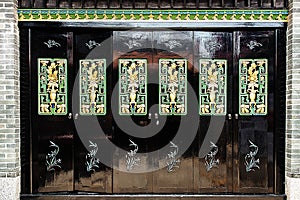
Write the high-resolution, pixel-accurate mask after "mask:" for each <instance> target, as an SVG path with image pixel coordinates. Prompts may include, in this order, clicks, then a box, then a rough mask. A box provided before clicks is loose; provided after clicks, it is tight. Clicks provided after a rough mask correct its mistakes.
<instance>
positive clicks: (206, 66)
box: [194, 31, 235, 193]
mask: <svg viewBox="0 0 300 200" xmlns="http://www.w3.org/2000/svg"><path fill="white" fill-rule="evenodd" d="M194 49H195V50H194V53H195V59H194V65H195V79H196V80H197V81H195V88H198V89H197V90H196V91H197V95H199V99H198V100H199V109H198V111H199V115H200V123H199V131H198V138H197V146H198V148H197V157H195V162H194V168H195V169H194V172H195V173H194V174H195V179H194V180H195V191H196V192H197V193H198V192H200V193H208V192H218V193H220V192H232V147H233V143H232V142H233V140H232V138H233V134H232V133H233V130H232V124H231V118H232V117H231V113H232V99H233V95H234V91H233V90H232V83H233V81H235V80H233V76H232V71H233V65H232V55H233V48H232V32H209V31H196V32H194Z"/></svg>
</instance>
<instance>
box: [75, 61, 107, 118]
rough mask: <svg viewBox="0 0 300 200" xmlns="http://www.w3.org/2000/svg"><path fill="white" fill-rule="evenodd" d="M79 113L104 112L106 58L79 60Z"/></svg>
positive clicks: (100, 113)
mask: <svg viewBox="0 0 300 200" xmlns="http://www.w3.org/2000/svg"><path fill="white" fill-rule="evenodd" d="M79 65H80V92H79V95H80V114H81V115H105V114H106V72H105V71H106V60H105V59H96V60H80V61H79Z"/></svg>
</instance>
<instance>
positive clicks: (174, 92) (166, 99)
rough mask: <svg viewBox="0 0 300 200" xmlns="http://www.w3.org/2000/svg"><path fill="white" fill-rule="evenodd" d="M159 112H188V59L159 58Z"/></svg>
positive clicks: (165, 113) (170, 113)
mask: <svg viewBox="0 0 300 200" xmlns="http://www.w3.org/2000/svg"><path fill="white" fill-rule="evenodd" d="M159 114H161V115H186V114H187V59H165V58H161V59H159Z"/></svg>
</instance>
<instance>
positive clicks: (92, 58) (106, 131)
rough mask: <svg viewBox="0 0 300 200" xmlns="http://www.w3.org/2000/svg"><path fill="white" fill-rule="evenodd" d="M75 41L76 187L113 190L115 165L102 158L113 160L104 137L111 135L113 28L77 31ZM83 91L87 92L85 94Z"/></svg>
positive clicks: (89, 189) (87, 190)
mask: <svg viewBox="0 0 300 200" xmlns="http://www.w3.org/2000/svg"><path fill="white" fill-rule="evenodd" d="M87 32H88V33H87ZM74 41H75V44H74V46H75V54H74V65H75V66H76V69H77V70H76V73H75V74H74V75H75V76H76V79H75V87H76V88H75V87H74V90H73V97H74V96H75V97H74V100H73V104H72V106H73V107H72V109H73V110H72V111H73V113H74V115H76V114H77V115H78V117H77V119H75V120H76V121H74V122H75V123H76V124H77V125H76V128H77V129H76V131H77V134H76V136H75V141H76V148H75V149H74V151H75V155H74V159H75V163H76V164H75V166H74V167H75V190H77V191H86V192H101V193H111V192H112V168H110V167H109V166H106V165H105V164H104V163H102V162H101V160H100V159H99V158H100V157H103V154H105V156H107V157H108V158H109V157H111V158H110V159H111V160H112V155H113V152H106V151H105V149H104V145H103V144H104V142H105V141H104V140H106V139H107V138H111V137H112V117H111V116H112V113H111V109H110V101H109V100H110V95H111V88H112V87H111V79H112V38H111V31H106V30H102V31H101V32H98V31H95V30H93V29H91V30H89V31H84V32H77V33H76V34H75V35H74ZM84 68H87V69H86V70H85V69H84ZM95 71H96V72H95ZM84 72H85V73H86V75H85V73H84ZM91 73H92V74H91ZM95 74H96V75H97V77H98V78H97V79H96V77H94V79H92V76H91V75H95ZM99 77H100V79H99ZM95 80H97V81H96V82H95ZM81 81H84V82H81ZM94 83H97V84H98V85H97V86H96V87H95V88H94V89H95V90H96V92H95V95H96V97H95V98H94V100H93V99H92V96H91V94H92V89H91V88H92V87H93V85H92V84H94ZM82 90H85V92H86V93H87V94H84V95H83V94H82ZM83 99H85V100H84V101H83ZM83 102H84V103H83ZM100 106H102V107H101V108H102V110H101V109H100ZM80 124H81V125H82V128H80V127H81V125H80ZM87 124H88V125H87ZM79 126H80V127H79ZM100 127H101V128H100ZM100 131H103V134H100Z"/></svg>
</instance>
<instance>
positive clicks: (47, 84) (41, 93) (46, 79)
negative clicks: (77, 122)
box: [38, 58, 67, 115]
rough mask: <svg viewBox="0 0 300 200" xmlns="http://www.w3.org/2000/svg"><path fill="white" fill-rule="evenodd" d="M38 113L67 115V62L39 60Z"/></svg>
mask: <svg viewBox="0 0 300 200" xmlns="http://www.w3.org/2000/svg"><path fill="white" fill-rule="evenodd" d="M38 113H39V114H40V115H65V114H67V60H66V59H60V58H54V59H53V58H39V59H38Z"/></svg>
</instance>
